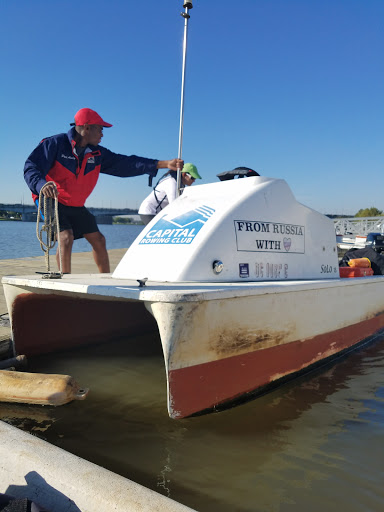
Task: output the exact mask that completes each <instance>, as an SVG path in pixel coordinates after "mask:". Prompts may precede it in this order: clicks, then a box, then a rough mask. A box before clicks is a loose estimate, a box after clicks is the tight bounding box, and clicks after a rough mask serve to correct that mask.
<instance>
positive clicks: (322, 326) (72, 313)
mask: <svg viewBox="0 0 384 512" xmlns="http://www.w3.org/2000/svg"><path fill="white" fill-rule="evenodd" d="M3 284H4V291H5V294H6V298H7V305H8V310H9V311H10V312H11V313H10V317H11V323H12V332H13V340H14V344H15V348H16V351H17V352H18V353H23V354H26V355H27V356H28V355H32V354H37V353H46V352H52V351H56V350H60V349H65V348H69V347H71V346H72V347H73V346H76V345H80V344H89V343H94V342H97V341H102V340H103V338H105V336H106V335H107V334H108V335H109V339H110V338H111V334H112V335H113V336H115V337H116V336H125V337H128V338H127V343H129V336H132V334H137V333H140V332H143V331H150V330H152V331H155V330H158V332H159V333H160V339H161V343H162V348H163V354H164V361H165V369H166V375H167V386H168V412H169V415H170V417H172V418H175V419H176V418H184V417H188V416H191V415H194V414H197V413H201V412H207V411H209V410H215V409H217V408H221V407H224V406H225V405H226V404H231V403H233V402H235V401H236V400H241V399H242V398H244V396H247V395H249V394H250V393H255V392H256V393H257V391H261V390H263V389H264V388H266V387H268V386H271V385H274V384H277V383H278V382H279V381H281V380H285V379H286V378H287V377H289V376H294V375H295V374H297V373H298V372H302V371H305V370H306V369H309V368H312V367H313V365H316V364H319V363H321V362H322V361H324V360H328V359H330V358H332V357H335V356H337V355H338V354H340V353H341V352H343V351H345V350H348V349H351V348H353V347H354V346H355V345H357V344H359V343H361V342H362V341H364V340H366V339H368V338H369V337H371V336H373V335H374V334H377V333H380V331H381V330H382V329H383V328H384V303H383V301H382V296H383V286H384V280H383V278H382V277H381V276H372V277H362V278H354V279H329V280H321V281H320V280H308V281H289V282H287V281H274V282H273V283H232V284H225V283H222V284H220V285H218V284H217V283H204V284H201V283H200V284H196V283H175V284H168V285H165V284H164V283H149V284H148V285H147V286H145V287H143V288H142V287H139V286H138V285H137V283H135V282H133V281H127V280H117V279H112V278H111V277H109V276H108V275H103V276H101V277H100V276H99V275H95V276H93V275H84V276H82V275H78V276H73V275H68V276H64V277H63V279H61V280H50V281H48V282H47V280H42V279H41V278H37V277H35V276H32V277H5V278H3ZM361 296H364V301H361V302H359V300H358V299H357V298H358V297H361ZM38 311H40V312H45V313H46V314H45V315H44V317H42V315H38V314H36V313H37V312H38ZM57 311H60V315H57ZM55 312H56V314H55ZM101 312H102V314H101ZM148 312H150V313H151V315H149V314H148ZM58 316H59V318H58ZM68 319H70V321H68ZM153 319H154V320H155V321H156V322H154V321H153ZM26 320H27V321H26ZM22 325H24V326H26V325H27V328H21V327H20V326H22ZM77 325H81V329H80V330H77V329H74V326H77Z"/></svg>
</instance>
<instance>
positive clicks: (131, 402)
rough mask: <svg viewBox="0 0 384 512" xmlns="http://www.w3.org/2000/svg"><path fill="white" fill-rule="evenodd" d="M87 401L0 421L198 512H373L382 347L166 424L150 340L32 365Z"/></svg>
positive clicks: (4, 408) (9, 414) (156, 350)
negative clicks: (64, 378) (71, 383)
mask: <svg viewBox="0 0 384 512" xmlns="http://www.w3.org/2000/svg"><path fill="white" fill-rule="evenodd" d="M30 365H31V367H30V369H31V370H32V371H39V372H44V371H45V372H50V373H65V374H70V375H72V376H74V377H75V378H76V380H77V381H78V382H79V383H80V384H81V385H82V386H87V387H89V388H90V393H89V395H88V397H87V399H86V400H85V401H83V402H73V403H71V404H68V405H65V406H62V407H59V408H51V407H44V408H43V407H39V406H23V405H12V406H10V405H7V404H4V405H0V417H1V418H2V419H7V420H8V421H10V422H12V423H13V424H15V425H17V426H19V427H20V428H23V429H27V430H30V431H33V432H34V433H35V434H37V435H38V436H39V437H42V438H44V439H46V440H48V441H49V442H51V443H53V444H55V445H57V446H60V447H62V448H64V449H66V450H68V451H70V452H72V453H76V454H77V455H79V456H81V457H83V458H85V459H88V460H90V461H92V462H95V463H97V464H100V465H101V466H104V467H106V468H108V469H110V470H112V471H115V472H117V473H119V474H121V475H123V476H126V477H128V478H130V479H132V480H135V481H136V482H139V483H141V484H143V485H145V486H147V487H150V488H151V489H154V490H156V491H158V492H161V493H163V494H165V495H166V496H170V497H171V498H173V499H175V500H177V501H180V502H182V503H184V504H186V505H189V506H190V507H192V508H195V509H196V510H199V511H201V512H204V511H218V510H220V511H222V512H233V511H239V512H250V511H260V512H261V511H262V512H265V511H276V512H282V511H288V510H291V509H292V506H295V509H296V510H302V511H304V510H305V511H308V510H311V511H316V510H319V511H320V510H321V511H322V512H323V511H324V510H327V511H335V512H336V511H337V512H338V509H339V508H340V504H341V503H343V506H346V507H348V509H349V510H350V511H352V512H355V511H356V512H357V511H363V510H364V511H366V510H381V509H382V507H383V506H384V496H383V491H382V484H381V480H382V475H383V465H382V458H381V450H382V448H381V447H382V443H383V437H384V435H383V420H384V416H383V415H384V407H383V403H384V373H383V366H384V342H383V341H382V340H377V341H376V342H375V343H373V344H371V345H369V346H365V347H363V348H362V349H360V350H359V351H357V352H354V353H352V354H350V355H349V356H348V357H346V358H343V359H340V360H339V361H338V362H337V363H335V364H333V365H331V366H328V367H326V368H322V369H319V370H317V371H316V372H313V373H312V374H311V375H307V376H304V377H301V378H300V379H296V380H295V381H292V382H290V383H287V384H285V385H284V386H282V387H281V388H279V389H277V390H275V391H273V392H271V393H269V394H267V395H265V396H262V397H259V398H258V399H256V400H254V401H252V402H249V403H247V404H243V405H241V406H240V407H236V408H233V409H229V410H226V411H223V412H220V413H218V414H211V415H207V416H200V417H195V418H187V419H185V420H177V421H175V420H171V419H170V418H169V417H168V414H167V410H166V381H165V371H164V363H163V357H162V353H161V346H160V341H159V339H158V337H156V336H153V335H152V336H150V335H146V336H141V337H136V338H135V339H129V340H123V341H120V342H109V343H108V344H107V345H100V346H97V347H93V348H92V349H91V350H89V349H88V350H87V349H82V350H79V351H77V352H76V353H74V352H68V353H62V354H60V355H56V356H54V357H52V356H46V357H44V358H43V357H42V358H36V359H34V360H31V361H30Z"/></svg>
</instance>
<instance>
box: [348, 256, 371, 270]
mask: <svg viewBox="0 0 384 512" xmlns="http://www.w3.org/2000/svg"><path fill="white" fill-rule="evenodd" d="M348 265H349V266H350V267H358V268H369V267H370V266H371V261H370V260H369V259H368V258H355V259H352V260H349V261H348Z"/></svg>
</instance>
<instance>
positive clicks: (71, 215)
mask: <svg viewBox="0 0 384 512" xmlns="http://www.w3.org/2000/svg"><path fill="white" fill-rule="evenodd" d="M35 203H36V206H37V207H39V206H38V204H39V202H38V200H37V199H36V201H35ZM58 209H59V225H60V232H61V231H65V230H67V229H71V230H72V231H73V236H74V239H75V240H78V239H79V238H83V236H84V235H87V234H88V233H96V232H98V231H99V228H98V226H97V222H96V219H95V217H94V215H92V213H91V212H89V211H88V210H87V209H86V207H85V206H65V205H64V204H61V203H59V204H58ZM42 217H43V219H44V216H42Z"/></svg>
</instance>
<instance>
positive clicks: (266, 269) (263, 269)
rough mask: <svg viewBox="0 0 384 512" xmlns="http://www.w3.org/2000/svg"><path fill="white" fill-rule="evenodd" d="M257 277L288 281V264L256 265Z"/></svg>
mask: <svg viewBox="0 0 384 512" xmlns="http://www.w3.org/2000/svg"><path fill="white" fill-rule="evenodd" d="M255 275H256V277H257V279H288V263H269V262H259V263H256V265H255Z"/></svg>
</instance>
